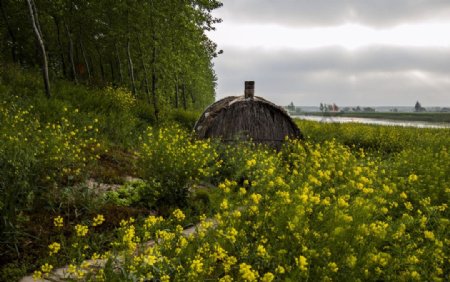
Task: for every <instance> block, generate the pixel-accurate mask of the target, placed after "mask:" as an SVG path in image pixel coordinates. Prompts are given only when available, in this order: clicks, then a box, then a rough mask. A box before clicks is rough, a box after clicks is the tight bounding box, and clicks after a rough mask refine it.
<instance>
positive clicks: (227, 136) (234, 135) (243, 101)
mask: <svg viewBox="0 0 450 282" xmlns="http://www.w3.org/2000/svg"><path fill="white" fill-rule="evenodd" d="M194 130H195V132H196V133H197V135H198V136H199V137H200V138H210V137H219V138H221V139H222V140H223V141H235V140H248V139H252V140H253V141H255V142H257V143H266V144H271V145H275V146H277V147H278V146H279V145H280V144H281V142H283V141H284V139H285V137H286V136H289V137H291V138H301V137H302V135H301V132H300V130H299V129H298V127H297V125H296V124H295V123H294V122H293V120H292V119H291V117H290V116H289V115H288V114H287V112H286V111H285V110H284V109H283V108H281V107H279V106H277V105H275V104H273V103H271V102H269V101H267V100H265V99H263V98H261V97H257V96H254V97H251V98H245V96H230V97H226V98H224V99H222V100H220V101H217V102H215V103H214V104H212V105H210V106H209V107H208V108H207V109H206V110H205V111H204V112H203V114H202V115H201V117H200V118H199V120H198V121H197V123H196V124H195V126H194Z"/></svg>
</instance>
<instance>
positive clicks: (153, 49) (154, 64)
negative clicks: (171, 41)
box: [152, 37, 159, 121]
mask: <svg viewBox="0 0 450 282" xmlns="http://www.w3.org/2000/svg"><path fill="white" fill-rule="evenodd" d="M153 38H155V37H153ZM156 80H157V77H156V46H155V45H153V48H152V99H153V109H154V111H155V117H158V115H159V108H158V97H157V96H156ZM156 121H158V118H156Z"/></svg>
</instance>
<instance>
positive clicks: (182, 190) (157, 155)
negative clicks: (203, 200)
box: [138, 125, 218, 206]
mask: <svg viewBox="0 0 450 282" xmlns="http://www.w3.org/2000/svg"><path fill="white" fill-rule="evenodd" d="M217 158H218V154H217V153H216V150H215V149H214V146H213V145H212V144H211V142H209V141H208V140H193V139H192V138H191V137H190V135H189V134H188V132H186V131H185V130H183V129H181V128H180V127H179V126H177V125H174V126H172V127H164V128H160V129H153V128H149V129H148V130H147V131H146V133H145V135H144V136H143V138H142V145H141V146H140V151H139V161H138V163H139V165H138V166H139V167H140V169H141V174H142V177H143V178H144V179H145V180H147V181H149V182H156V183H158V184H159V186H160V191H158V192H159V196H160V201H159V202H160V203H161V204H166V205H175V206H184V205H186V200H187V195H188V192H189V187H190V185H191V184H193V183H196V182H198V181H200V180H202V179H205V178H209V177H211V176H213V175H214V173H215V172H216V167H217V163H216V162H217Z"/></svg>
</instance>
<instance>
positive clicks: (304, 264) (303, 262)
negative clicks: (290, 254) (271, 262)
mask: <svg viewBox="0 0 450 282" xmlns="http://www.w3.org/2000/svg"><path fill="white" fill-rule="evenodd" d="M295 262H296V263H297V266H298V267H299V268H300V270H301V271H303V272H306V271H307V270H308V260H307V259H306V258H305V257H304V256H300V257H298V258H296V259H295Z"/></svg>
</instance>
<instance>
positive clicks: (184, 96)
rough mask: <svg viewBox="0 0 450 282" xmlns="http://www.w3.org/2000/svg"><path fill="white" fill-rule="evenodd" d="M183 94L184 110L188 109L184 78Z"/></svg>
mask: <svg viewBox="0 0 450 282" xmlns="http://www.w3.org/2000/svg"><path fill="white" fill-rule="evenodd" d="M181 94H182V95H183V109H184V110H186V109H187V101H186V84H185V83H184V78H183V85H182V86H181Z"/></svg>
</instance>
